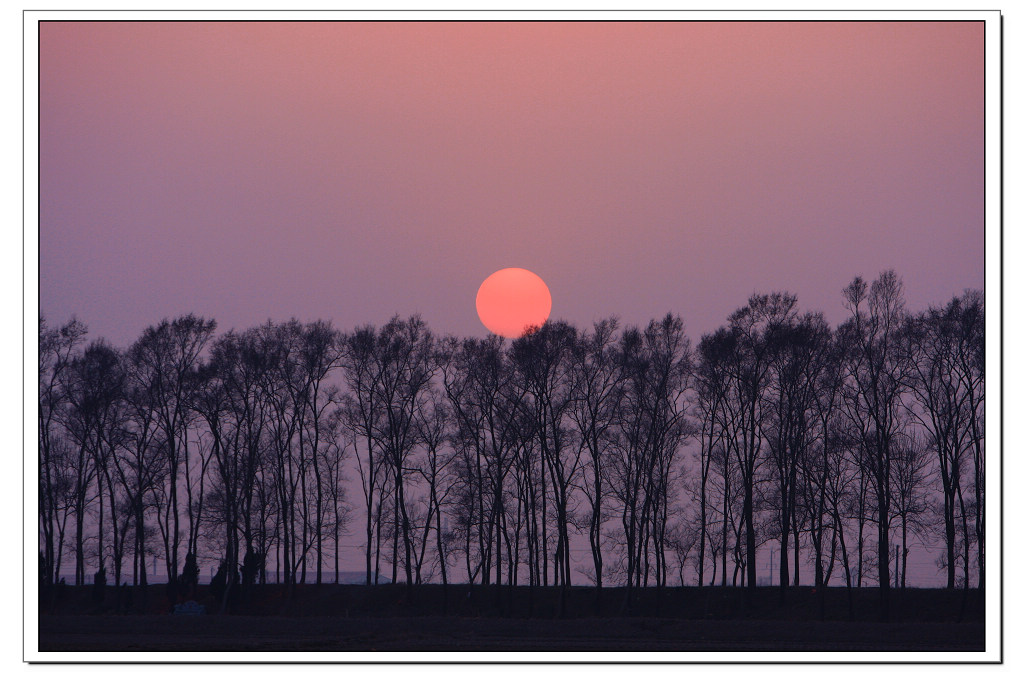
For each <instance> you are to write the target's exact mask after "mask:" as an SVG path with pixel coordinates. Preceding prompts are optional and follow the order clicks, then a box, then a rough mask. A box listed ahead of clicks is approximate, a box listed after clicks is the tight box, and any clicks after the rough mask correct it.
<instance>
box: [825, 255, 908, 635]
mask: <svg viewBox="0 0 1024 683" xmlns="http://www.w3.org/2000/svg"><path fill="white" fill-rule="evenodd" d="M843 295H844V297H845V300H846V307H847V309H848V310H849V311H850V318H849V319H848V320H847V321H846V322H845V323H844V324H843V326H842V328H841V333H842V334H843V336H844V337H845V339H846V340H847V343H848V346H849V354H848V355H847V361H848V362H847V370H846V375H847V387H846V391H845V392H844V398H845V403H846V407H847V414H848V416H849V417H850V419H851V421H852V422H853V423H854V424H855V426H856V428H857V431H858V433H859V436H860V440H861V443H862V447H863V450H862V454H863V457H862V458H861V465H862V467H863V468H864V472H865V474H866V475H867V478H868V481H869V483H870V485H871V487H872V491H873V493H874V502H875V522H876V526H877V528H878V545H877V548H878V585H879V596H880V598H879V599H880V604H881V618H882V620H883V621H887V620H888V618H889V588H890V584H891V577H890V571H889V570H890V558H889V520H890V514H891V513H890V508H891V504H892V459H893V447H894V440H895V439H896V436H897V435H898V434H899V433H900V432H901V431H902V424H903V422H904V420H905V417H904V416H903V415H902V414H901V410H900V408H901V394H902V393H903V391H904V387H905V382H906V377H907V373H908V365H907V363H906V360H905V356H904V354H902V353H901V348H900V347H901V343H902V342H901V332H902V328H903V323H904V318H905V315H906V314H905V311H904V300H903V283H902V281H901V280H900V279H899V278H898V277H897V276H896V274H895V273H894V272H893V271H886V272H884V273H882V274H881V275H880V276H879V277H878V279H876V280H875V281H874V282H873V283H871V286H870V289H869V288H868V285H867V283H865V282H864V280H862V279H861V278H859V277H858V278H855V279H854V280H853V282H851V283H850V285H849V286H848V287H847V288H846V289H845V290H843Z"/></svg>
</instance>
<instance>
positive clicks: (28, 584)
mask: <svg viewBox="0 0 1024 683" xmlns="http://www.w3.org/2000/svg"><path fill="white" fill-rule="evenodd" d="M58 19H59V20H89V21H111V20H146V21H163V20H179V21H180V20H206V21H213V20H222V19H230V20H234V21H239V20H290V19H302V20H318V19H322V20H348V21H369V20H397V19H402V20H426V21H441V20H446V21H453V20H481V21H504V20H519V21H523V20H547V21H553V20H573V21H585V20H615V21H629V20H644V21H659V20H690V21H696V20H721V21H738V20H744V21H752V20H772V21H786V20H805V21H807V20H828V21H845V20H861V21H864V20H878V21H882V20H885V21H899V20H914V21H922V20H956V21H984V22H985V23H986V46H985V50H986V73H985V86H986V87H985V93H986V94H985V97H986V103H985V104H986V110H985V130H986V137H985V151H986V161H985V172H986V198H985V208H986V226H985V234H986V249H985V251H986V254H985V257H986V282H985V289H986V292H985V294H986V309H987V311H988V323H987V349H986V353H987V358H988V359H989V363H990V367H992V368H998V363H999V361H998V359H999V358H1000V355H999V352H1000V349H1001V347H1000V339H999V332H1000V329H999V322H1000V321H999V312H1000V311H1001V305H1002V299H1001V291H1000V276H1001V272H1000V255H1001V254H1000V225H1001V220H1002V216H1001V204H1000V179H1001V175H1000V159H1001V140H1000V113H1001V111H1000V101H1001V98H1000V93H1001V80H1000V79H1001V73H1000V59H1001V50H1002V46H1001V24H1000V13H999V12H998V11H966V12H962V11H885V12H861V11H813V10H812V11H766V10H754V11H744V12H722V11H670V10H658V11H653V12H644V11H628V12H622V11H586V12H578V11H554V12H548V11H541V12H538V11H522V12H520V11H509V10H503V11H473V10H457V11H450V12H436V11H421V10H413V11H403V12H390V11H350V12H336V11H325V10H318V11H312V12H277V11H270V12H268V11H243V12H239V11H202V12H197V11H147V12H142V11H126V10H115V11H44V10H28V11H26V12H25V13H24V17H23V27H22V28H23V38H24V140H25V145H24V166H23V172H24V207H25V209H24V226H25V233H24V237H25V248H24V264H25V266H24V267H25V270H24V278H25V291H24V306H25V307H24V311H25V312H24V332H25V336H24V344H25V346H24V349H25V357H24V367H25V370H26V377H25V385H24V396H23V399H24V405H25V407H26V410H25V414H24V435H25V453H24V463H25V472H26V477H25V481H24V482H23V485H24V503H25V508H24V512H25V514H24V548H23V553H24V560H25V566H24V572H25V573H24V575H23V580H24V582H25V583H24V586H23V588H24V590H25V591H26V593H25V602H24V605H25V612H24V621H23V628H24V650H23V656H24V658H25V660H26V661H30V662H113V661H118V662H154V661H156V662H161V661H162V662H167V661H192V662H445V661H449V662H450V661H459V662H496V661H499V662H508V661H523V662H527V661H529V662H565V661H576V662H595V663H597V662H612V661H614V662H624V661H633V662H725V663H733V662H735V663H739V662H820V663H827V662H841V661H870V662H921V663H942V662H997V661H1000V658H1001V649H1000V637H1001V635H1002V633H1001V628H1000V615H1001V605H1000V599H1001V592H1000V590H998V588H997V587H1000V586H1001V585H1002V576H1001V571H1000V569H1001V568H1000V562H1001V552H1000V551H1001V548H1000V539H1001V531H1002V520H1001V519H1000V515H999V511H1000V510H1001V504H1002V500H1001V498H1000V492H1001V486H1002V481H1001V472H1000V470H1001V468H1000V466H999V465H1001V461H1000V454H1001V452H1002V451H1001V448H1002V443H1001V441H1000V421H999V419H1000V410H1001V404H1000V393H1001V384H1000V374H999V372H996V371H992V372H989V373H988V376H987V378H986V383H987V385H986V414H987V425H986V441H987V443H986V450H987V451H988V452H989V453H993V454H996V456H997V457H996V458H995V459H994V462H992V461H991V459H990V462H989V466H988V468H987V473H986V477H987V479H986V489H987V491H986V495H987V496H988V498H987V504H986V507H987V508H988V511H989V512H988V526H987V532H986V535H987V543H988V547H987V553H986V554H987V557H986V562H987V569H988V574H987V577H988V578H987V581H988V584H989V587H990V589H989V591H988V596H987V602H986V651H985V652H983V653H977V652H938V653H894V652H869V653H864V652H849V653H846V652H827V653H820V652H809V653H801V652H783V653H773V652H729V653H716V652H668V653H661V652H658V653H628V652H614V653H609V652H580V653H572V652H559V653H526V652H496V653H487V652H482V653H458V652H456V653H431V652H388V653H379V654H375V653H359V652H352V653H349V652H337V653H335V652H303V653H273V652H244V653H240V652H220V653H218V652H206V653H199V652H194V653H187V654H186V653H173V652H171V653H168V652H109V653H105V652H83V653H54V652H45V653H41V652H39V651H38V609H37V606H36V604H35V600H34V599H30V598H31V597H32V596H34V594H35V587H34V577H35V576H37V575H38V568H37V563H38V553H37V548H36V543H35V542H34V541H35V539H36V537H37V533H38V531H37V528H36V515H35V512H34V511H35V510H36V509H37V506H38V498H37V496H38V490H37V487H36V486H35V481H34V478H32V477H31V476H29V475H30V474H31V473H33V472H34V471H35V458H36V457H38V455H37V453H36V452H35V451H36V447H35V445H34V444H35V443H36V440H35V439H34V438H33V437H32V435H33V434H34V433H35V430H36V429H37V424H36V416H35V411H34V410H33V409H32V406H34V405H35V403H36V396H35V391H36V389H35V385H34V383H33V382H32V381H31V372H30V370H31V369H32V368H33V367H37V364H36V361H37V343H36V335H35V330H36V326H37V324H38V320H37V318H36V315H37V311H38V288H37V287H36V284H35V283H37V282H38V241H37V240H38V213H37V198H38V184H37V180H38V178H37V169H38V158H37V146H36V144H34V141H35V140H37V139H38V118H37V116H38V110H37V103H38V64H37V54H38V43H37V36H38V30H37V24H38V22H39V21H42V20H58ZM993 464H994V465H996V466H994V467H993V466H992V465H993ZM993 513H995V514H993ZM30 578H33V580H29V579H30ZM29 590H31V591H32V596H30V595H29V594H28V591H29ZM146 675H147V676H148V674H146Z"/></svg>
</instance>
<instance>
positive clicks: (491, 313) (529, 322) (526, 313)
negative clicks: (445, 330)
mask: <svg viewBox="0 0 1024 683" xmlns="http://www.w3.org/2000/svg"><path fill="white" fill-rule="evenodd" d="M476 312H477V315H479V316H480V322H482V323H483V324H484V327H486V328H487V329H488V330H490V331H491V332H493V333H494V334H497V335H500V336H502V337H509V338H515V337H519V336H521V335H522V334H523V331H524V330H525V329H526V328H528V327H531V326H534V325H537V326H540V325H543V324H544V321H546V320H547V319H548V316H549V315H550V314H551V292H550V291H549V290H548V286H547V285H546V284H544V280H542V279H540V277H539V276H537V275H536V274H535V273H532V272H530V271H528V270H526V269H524V268H503V269H502V270H499V271H497V272H495V273H493V274H492V275H491V276H490V277H488V278H487V279H486V280H484V281H483V284H481V285H480V289H478V290H477V293H476Z"/></svg>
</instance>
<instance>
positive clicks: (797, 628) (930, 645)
mask: <svg viewBox="0 0 1024 683" xmlns="http://www.w3.org/2000/svg"><path fill="white" fill-rule="evenodd" d="M90 589H91V587H82V588H73V587H65V589H64V590H63V592H62V594H61V595H60V596H57V597H56V598H55V597H54V596H52V595H51V596H48V597H49V599H46V596H44V597H43V599H42V600H41V601H40V618H39V649H40V650H41V651H93V652H95V651H106V652H124V651H153V652H160V651H167V652H172V651H173V652H174V653H175V654H174V655H173V657H168V659H175V660H187V659H188V657H187V654H183V653H187V652H190V651H194V652H201V651H205V652H210V651H243V652H244V651H250V652H251V651H272V652H288V651H320V652H325V651H326V652H329V651H339V652H342V651H344V652H373V651H411V652H417V651H419V652H430V651H435V652H436V651H441V652H576V651H605V652H609V651H610V652H624V653H629V652H666V651H680V652H714V651H752V652H758V651H773V652H786V651H791V652H835V653H842V652H872V651H874V652H882V651H897V652H913V651H920V652H936V651H945V652H968V651H975V652H977V651H982V650H984V648H985V638H984V636H985V632H984V619H983V613H982V611H981V603H982V596H981V595H979V594H977V593H976V592H974V593H971V594H968V596H967V598H968V599H967V601H966V602H965V601H964V594H963V593H962V592H947V591H942V590H925V589H917V590H908V591H907V592H906V593H904V594H903V595H900V596H897V595H894V601H893V610H892V612H891V615H890V617H891V618H890V621H889V622H888V623H881V622H879V621H878V620H877V619H878V614H877V599H878V595H877V592H876V591H875V590H873V589H861V590H859V591H856V592H855V593H854V594H853V595H852V596H851V595H848V594H847V593H846V591H845V590H844V589H828V590H827V591H826V595H825V596H824V598H825V599H824V600H822V595H820V594H817V593H814V592H813V591H812V590H811V589H808V588H798V589H790V591H789V593H788V594H787V596H786V601H785V604H782V603H781V601H780V596H779V592H778V589H777V588H776V589H771V588H763V589H758V592H757V594H756V596H755V600H754V602H753V604H747V603H746V602H745V600H744V595H743V592H742V590H741V589H731V588H720V587H716V588H702V589H699V588H666V589H662V590H661V591H657V590H655V589H647V590H644V591H641V592H639V593H634V594H632V595H630V596H629V601H628V602H627V601H626V594H625V593H624V592H623V591H622V589H605V590H604V591H602V592H601V594H600V595H598V593H597V591H595V590H594V589H592V588H574V589H572V590H571V591H570V592H568V593H567V594H566V595H565V596H564V598H565V600H564V603H563V596H562V594H561V592H560V591H559V590H558V589H550V588H549V589H535V590H534V591H532V593H531V591H529V589H527V588H517V589H512V590H510V589H507V588H502V589H501V590H500V591H499V590H495V589H494V588H493V587H492V588H489V589H488V588H484V589H481V588H480V587H479V586H477V587H473V588H472V590H470V589H469V587H467V586H459V587H455V586H452V587H449V589H448V590H447V591H443V590H442V588H441V587H440V586H422V587H419V589H418V592H416V593H414V594H409V593H408V592H407V591H406V589H405V588H404V587H402V586H379V587H365V586H331V585H324V586H301V585H300V586H296V587H294V588H293V590H292V591H291V593H290V594H289V592H287V591H286V590H285V589H284V588H283V587H281V586H255V587H253V588H252V589H250V592H249V594H248V595H244V596H243V595H240V596H236V597H235V599H234V601H233V603H232V604H229V605H227V606H226V609H225V605H224V603H223V601H221V602H218V601H216V600H214V598H213V596H212V595H210V594H209V592H208V589H207V588H206V587H205V586H201V587H200V588H199V592H198V594H196V595H195V596H193V597H195V599H196V600H197V601H198V602H199V603H201V604H203V605H204V606H205V608H206V610H207V614H205V615H202V616H184V615H172V614H169V613H168V612H169V611H170V608H171V605H172V602H171V600H170V598H169V597H168V596H167V591H166V588H165V587H163V586H151V587H149V588H148V589H146V590H145V591H141V590H137V591H134V592H133V596H132V597H131V598H129V597H128V595H127V591H122V592H121V593H120V594H118V593H117V592H116V591H115V590H114V589H109V590H108V591H107V592H106V595H104V596H103V598H102V599H100V598H99V596H97V595H95V594H94V593H93V592H92V591H91V590H90ZM851 597H852V598H853V599H852V600H851V599H850V598H851ZM851 610H852V618H851ZM822 617H824V618H822ZM838 658H841V657H838ZM367 659H373V656H372V655H371V656H369V657H367ZM527 659H528V657H527Z"/></svg>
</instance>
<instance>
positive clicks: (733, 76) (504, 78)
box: [39, 22, 984, 345]
mask: <svg viewBox="0 0 1024 683" xmlns="http://www.w3.org/2000/svg"><path fill="white" fill-rule="evenodd" d="M983 39H984V35H983V25H982V24H981V23H978V22H835V23H831V22H792V23H790V22H664V23H646V22H632V23H624V22H623V23H619V22H579V23H577V22H567V23H558V22H550V23H548V22H543V23H531V22H522V23H506V22H495V23H474V22H465V23H448V22H431V23H418V22H394V23H390V22H389V23H355V22H351V23H348V22H344V23H342V22H324V23H277V22H272V23H271V22H268V23H254V22H253V23H247V22H237V23H236V22H224V23H199V22H196V23H185V22H152V23H134V22H118V23H89V22H80V23H67V22H44V23H43V24H42V25H41V28H40V52H39V88H40V101H39V105H40V113H39V130H40V141H39V143H40V146H39V152H40V176H39V188H40V197H39V209H40V214H39V215H40V225H39V239H40V244H39V246H40V263H39V266H40V271H39V272H40V282H39V286H40V306H41V309H42V310H41V312H42V313H43V314H44V315H45V316H46V318H47V319H48V320H49V321H50V322H52V323H54V324H60V323H62V322H64V321H66V320H67V319H68V318H69V317H70V316H72V315H76V316H78V317H79V319H81V320H82V321H84V322H85V323H86V324H87V325H88V326H89V329H90V333H91V334H90V336H94V337H95V336H104V337H106V338H107V339H109V340H110V341H112V342H114V343H115V344H118V345H127V344H130V343H131V342H132V341H133V340H134V339H136V338H137V337H138V335H139V334H140V333H141V332H142V330H143V329H144V328H145V327H146V326H148V325H152V324H155V323H157V322H159V320H160V319H162V318H166V317H174V316H176V315H180V314H184V313H189V312H194V313H196V314H199V315H203V316H206V317H212V318H215V319H216V320H217V321H218V323H219V329H220V330H221V331H226V330H228V329H230V328H236V329H241V328H246V327H249V326H252V325H256V324H259V323H261V322H264V321H266V320H267V319H274V320H285V319H288V318H291V317H293V316H294V317H297V318H299V319H300V320H314V319H329V320H332V321H333V322H334V324H335V325H336V326H337V327H339V328H341V329H344V330H349V329H352V328H353V327H355V326H357V325H364V324H368V323H370V324H378V325H379V324H383V323H384V322H386V321H387V320H388V319H389V318H390V317H391V316H393V315H395V314H398V315H402V316H407V315H411V314H414V313H418V314H420V315H422V316H423V318H424V319H425V320H426V321H427V323H428V324H429V325H430V326H431V328H432V329H433V330H434V331H435V332H438V333H441V334H456V335H460V336H470V335H471V336H482V335H484V334H486V329H485V328H484V327H483V326H482V325H481V323H480V321H479V319H478V317H477V314H476V310H475V306H474V301H475V296H476V292H477V288H478V287H479V285H480V283H481V282H482V281H483V280H484V279H485V278H486V277H487V276H488V275H490V274H491V273H492V272H494V271H496V270H498V269H501V268H505V267H510V266H514V267H521V268H526V269H529V270H531V271H533V272H535V273H537V274H538V275H540V276H541V277H542V278H543V279H544V281H545V282H546V283H547V284H548V287H549V288H550V291H551V297H552V312H551V315H552V317H554V318H562V319H566V320H569V321H570V322H573V323H576V324H578V325H580V326H586V325H589V324H590V323H591V322H592V321H594V320H597V319H600V318H603V317H606V316H609V315H613V314H616V315H619V316H620V318H621V319H622V320H623V321H624V322H625V323H628V324H645V323H646V322H647V321H648V320H650V319H651V318H654V317H661V316H663V315H664V314H665V313H668V312H673V313H676V314H679V315H681V316H682V317H683V318H684V320H685V321H686V323H687V329H688V331H689V333H690V335H691V336H692V337H694V338H695V339H697V338H699V336H700V335H701V334H704V333H707V332H710V331H712V330H714V329H715V328H716V327H718V326H719V325H722V324H723V323H724V322H725V320H726V317H727V316H728V314H729V313H731V312H732V311H733V310H735V309H736V308H738V307H739V306H741V305H743V304H744V303H745V301H746V299H747V297H748V296H749V295H750V294H752V293H754V292H768V291H773V290H788V291H791V292H793V293H796V294H797V295H798V296H799V298H800V304H801V307H802V308H803V309H804V310H820V311H823V312H824V313H825V314H826V317H827V318H828V319H829V321H830V322H832V323H833V324H835V323H838V322H840V321H841V320H842V318H843V317H844V310H843V308H842V299H841V290H842V288H843V287H844V286H845V285H846V284H848V282H849V281H850V279H851V278H852V277H853V276H855V275H863V276H865V277H866V278H868V279H871V278H873V277H875V276H876V275H877V274H878V273H879V272H880V271H882V270H884V269H888V268H894V269H895V270H896V271H897V272H898V273H899V274H900V275H901V276H902V277H903V278H904V281H905V285H906V296H907V303H908V305H909V306H910V308H911V309H913V310H920V309H923V308H925V307H926V306H928V305H930V304H941V303H944V302H945V301H947V300H948V299H949V298H950V297H951V296H953V295H954V294H957V293H959V292H961V291H962V290H963V289H964V288H977V289H981V288H982V287H983V267H984V260H983V238H984V215H983V200H984V177H983V161H984V156H983V141H984V125H983V123H984V122H983V113H984V110H983V104H984V103H983V95H984V91H983V75H984V63H983Z"/></svg>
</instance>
